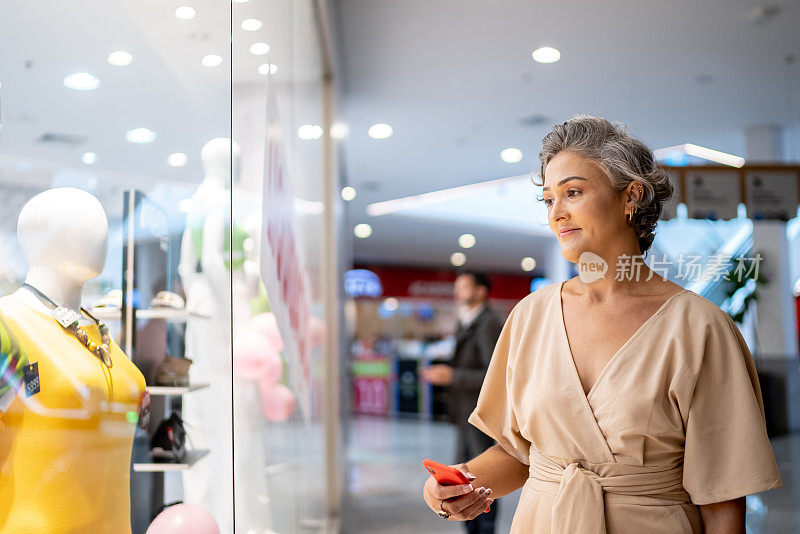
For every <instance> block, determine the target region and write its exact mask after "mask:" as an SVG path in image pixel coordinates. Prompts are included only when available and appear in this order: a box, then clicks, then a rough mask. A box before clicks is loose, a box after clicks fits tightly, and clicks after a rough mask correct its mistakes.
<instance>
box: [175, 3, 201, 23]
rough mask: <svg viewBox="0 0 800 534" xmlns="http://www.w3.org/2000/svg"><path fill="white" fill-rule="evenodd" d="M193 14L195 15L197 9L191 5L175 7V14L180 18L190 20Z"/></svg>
mask: <svg viewBox="0 0 800 534" xmlns="http://www.w3.org/2000/svg"><path fill="white" fill-rule="evenodd" d="M195 15H197V11H195V9H194V8H193V7H191V6H181V7H179V8H177V9H175V16H176V17H178V18H179V19H181V20H192V19H193V18H194V17H195Z"/></svg>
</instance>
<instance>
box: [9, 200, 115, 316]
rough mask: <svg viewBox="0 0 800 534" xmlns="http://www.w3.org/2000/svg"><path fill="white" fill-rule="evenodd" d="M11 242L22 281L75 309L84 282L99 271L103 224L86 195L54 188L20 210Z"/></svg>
mask: <svg viewBox="0 0 800 534" xmlns="http://www.w3.org/2000/svg"><path fill="white" fill-rule="evenodd" d="M17 237H18V239H19V244H20V247H21V248H22V251H23V253H24V254H25V259H26V260H27V262H28V275H27V277H26V282H28V283H29V284H31V285H33V286H34V287H37V288H38V289H40V290H41V291H43V292H45V294H47V295H48V296H50V298H52V299H53V300H55V301H56V302H58V303H59V304H64V305H69V306H70V307H76V306H77V305H79V304H80V291H81V289H82V287H83V284H84V282H86V281H87V280H89V279H91V278H94V277H96V276H97V275H99V274H100V273H101V272H102V271H103V266H104V265H105V262H106V255H107V253H108V219H107V218H106V213H105V211H104V210H103V206H102V205H101V204H100V201H98V200H97V199H96V198H95V197H94V196H92V195H91V194H89V193H87V192H86V191H82V190H80V189H75V188H72V187H59V188H56V189H50V190H48V191H45V192H43V193H39V194H38V195H36V196H35V197H33V198H32V199H30V200H29V201H28V202H27V203H26V204H25V206H23V208H22V211H21V212H20V214H19V221H18V222H17ZM76 298H77V302H75V299H76Z"/></svg>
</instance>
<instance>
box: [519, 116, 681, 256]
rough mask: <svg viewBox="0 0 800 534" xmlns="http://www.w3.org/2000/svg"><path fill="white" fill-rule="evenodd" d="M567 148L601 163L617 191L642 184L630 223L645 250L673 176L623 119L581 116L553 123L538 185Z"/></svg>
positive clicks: (544, 146) (544, 145)
mask: <svg viewBox="0 0 800 534" xmlns="http://www.w3.org/2000/svg"><path fill="white" fill-rule="evenodd" d="M565 150H569V151H571V152H574V153H576V154H578V155H579V156H581V157H584V158H587V159H592V160H595V161H597V162H598V163H600V164H601V166H602V168H603V169H604V170H605V171H606V175H607V176H608V179H609V182H610V186H611V188H612V189H613V190H614V191H616V192H621V191H624V190H625V188H626V187H628V185H629V184H630V183H631V182H634V181H635V182H638V183H640V184H641V185H642V187H643V188H644V189H643V191H644V195H643V196H642V199H641V200H639V201H637V202H635V204H634V205H635V206H636V213H635V214H634V215H633V217H632V218H631V223H630V224H631V226H632V227H633V230H634V232H635V233H636V237H637V239H638V240H639V248H640V250H641V251H642V253H645V252H646V251H647V250H648V249H649V248H650V247H651V246H652V245H653V239H654V238H655V233H653V231H654V230H655V228H656V225H657V224H658V220H659V219H660V218H661V210H662V208H663V205H664V203H665V202H667V201H668V200H669V199H671V198H672V194H673V187H672V184H671V183H670V180H669V175H668V174H667V172H666V171H665V170H664V169H661V168H659V167H658V166H657V165H656V162H655V158H654V157H653V151H652V150H650V148H648V147H647V145H645V144H644V143H643V142H641V141H640V140H638V139H636V138H634V137H632V136H631V135H630V134H628V132H627V127H626V126H625V125H624V124H623V123H621V122H617V123H614V124H612V123H611V122H609V121H608V120H607V119H604V118H602V117H593V116H591V115H577V116H575V117H573V118H571V119H570V120H568V121H567V122H565V123H563V124H557V125H555V126H553V129H552V130H551V131H550V133H548V134H547V135H546V136H545V137H544V139H543V140H542V151H541V152H540V153H539V161H540V162H541V169H540V174H539V178H540V182H537V181H536V179H534V183H535V184H536V185H539V186H542V185H544V172H545V168H546V167H547V164H548V163H550V160H552V159H553V158H554V157H555V156H556V154H558V153H559V152H563V151H565Z"/></svg>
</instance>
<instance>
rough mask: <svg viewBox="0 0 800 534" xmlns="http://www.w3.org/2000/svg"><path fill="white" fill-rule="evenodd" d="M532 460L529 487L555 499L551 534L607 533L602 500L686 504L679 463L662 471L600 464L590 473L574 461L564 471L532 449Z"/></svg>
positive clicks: (687, 499) (631, 502)
mask: <svg viewBox="0 0 800 534" xmlns="http://www.w3.org/2000/svg"><path fill="white" fill-rule="evenodd" d="M530 460H531V463H530V478H529V479H528V484H529V485H531V486H532V487H533V489H535V490H538V491H542V492H544V493H549V494H551V495H555V504H554V505H553V515H552V518H551V522H550V524H551V532H552V534H575V533H580V534H605V533H606V519H605V502H604V499H605V498H607V499H608V500H609V501H611V502H618V503H620V504H623V503H624V504H639V505H649V506H653V505H662V506H669V505H676V504H680V503H684V502H690V499H689V495H688V493H686V490H685V489H683V466H680V465H679V466H677V467H674V468H665V467H642V466H633V465H625V464H617V463H604V464H592V466H593V468H594V470H589V469H584V468H583V467H581V466H580V465H578V463H571V464H569V465H568V466H567V467H562V466H561V465H559V464H558V463H556V462H554V461H552V460H550V459H549V458H546V457H544V456H542V455H541V454H539V453H538V452H536V451H535V450H533V449H532V450H531V458H530ZM587 465H588V464H587ZM598 472H599V473H601V474H598Z"/></svg>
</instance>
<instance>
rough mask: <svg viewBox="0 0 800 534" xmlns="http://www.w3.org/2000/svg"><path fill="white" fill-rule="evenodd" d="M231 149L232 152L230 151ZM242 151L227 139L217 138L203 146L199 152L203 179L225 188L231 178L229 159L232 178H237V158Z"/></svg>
mask: <svg viewBox="0 0 800 534" xmlns="http://www.w3.org/2000/svg"><path fill="white" fill-rule="evenodd" d="M231 149H233V150H231ZM241 152H242V149H241V148H240V147H239V145H238V144H237V143H236V142H235V141H234V142H231V140H230V139H228V138H227V137H217V138H215V139H212V140H211V141H209V142H208V143H206V144H205V145H203V149H202V150H201V152H200V159H201V160H202V162H203V170H204V171H205V179H206V180H212V181H214V182H216V183H217V184H219V185H220V186H222V187H227V186H228V185H229V183H230V178H231V157H233V176H234V180H235V179H236V178H237V174H238V169H239V156H240V154H241Z"/></svg>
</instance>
